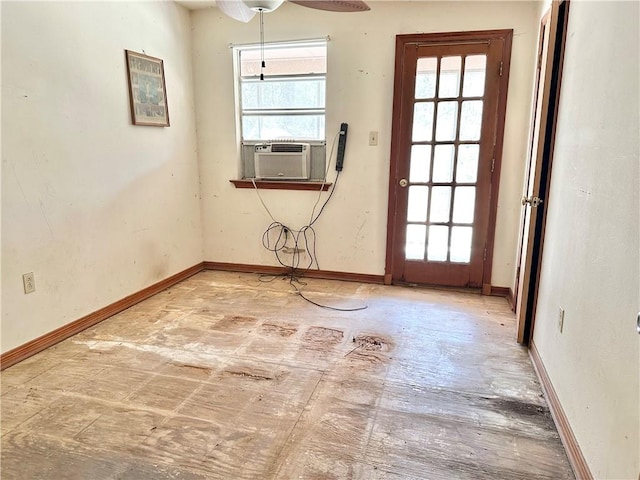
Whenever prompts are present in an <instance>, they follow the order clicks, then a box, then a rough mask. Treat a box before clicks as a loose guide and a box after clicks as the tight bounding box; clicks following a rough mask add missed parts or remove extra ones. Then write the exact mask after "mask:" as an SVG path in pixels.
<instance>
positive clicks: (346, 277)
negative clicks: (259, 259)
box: [204, 262, 384, 285]
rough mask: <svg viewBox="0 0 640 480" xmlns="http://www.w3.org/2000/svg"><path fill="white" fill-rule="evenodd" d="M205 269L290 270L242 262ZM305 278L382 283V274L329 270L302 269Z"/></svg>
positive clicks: (210, 264)
mask: <svg viewBox="0 0 640 480" xmlns="http://www.w3.org/2000/svg"><path fill="white" fill-rule="evenodd" d="M204 269H205V270H221V271H224V272H240V273H258V274H262V275H283V274H286V273H288V272H289V271H290V269H288V268H285V267H275V266H271V265H246V264H243V263H223V262H204ZM302 272H304V276H305V277H307V278H321V279H323V280H343V281H347V282H361V283H376V284H380V285H382V284H384V275H369V274H366V273H348V272H334V271H331V270H306V271H305V270H302Z"/></svg>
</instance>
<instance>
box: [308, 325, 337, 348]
mask: <svg viewBox="0 0 640 480" xmlns="http://www.w3.org/2000/svg"><path fill="white" fill-rule="evenodd" d="M343 338H344V333H343V332H342V330H334V329H333V328H324V327H310V328H309V329H308V330H307V331H306V332H305V334H304V337H303V338H302V340H303V341H304V342H305V343H307V346H308V347H309V348H312V349H314V350H331V349H332V348H333V347H335V346H336V345H338V344H339V343H340V342H342V339H343Z"/></svg>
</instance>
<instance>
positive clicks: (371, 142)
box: [369, 132, 378, 147]
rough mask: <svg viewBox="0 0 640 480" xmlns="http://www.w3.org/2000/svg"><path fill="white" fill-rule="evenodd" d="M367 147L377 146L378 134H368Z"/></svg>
mask: <svg viewBox="0 0 640 480" xmlns="http://www.w3.org/2000/svg"><path fill="white" fill-rule="evenodd" d="M369 145H370V146H371V147H375V146H376V145H378V132H369Z"/></svg>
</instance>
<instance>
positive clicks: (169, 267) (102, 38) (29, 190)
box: [1, 2, 203, 352]
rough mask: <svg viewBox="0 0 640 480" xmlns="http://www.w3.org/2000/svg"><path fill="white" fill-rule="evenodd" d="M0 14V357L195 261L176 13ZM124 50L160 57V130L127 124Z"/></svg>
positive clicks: (17, 7) (194, 174)
mask: <svg viewBox="0 0 640 480" xmlns="http://www.w3.org/2000/svg"><path fill="white" fill-rule="evenodd" d="M1 8H2V351H3V352H5V351H7V350H9V349H11V348H14V347H16V346H18V345H21V344H23V343H25V342H27V341H29V340H31V339H33V338H35V337H37V336H39V335H42V334H44V333H47V332H50V331H51V330H54V329H55V328H57V327H60V326H62V325H64V324H66V323H69V322H71V321H73V320H76V319H78V318H80V317H82V316H84V315H86V314H88V313H91V312H92V311H95V310H97V309H99V308H101V307H104V306H106V305H108V304H110V303H112V302H114V301H116V300H119V299H121V298H123V297H125V296H127V295H129V294H132V293H134V292H136V291H139V290H141V289H142V288H144V287H147V286H149V285H150V284H153V283H155V282H157V281H159V280H161V279H164V278H166V277H168V276H170V275H172V274H174V273H176V272H178V271H181V270H183V269H185V268H187V267H190V266H192V265H194V264H196V263H198V262H201V261H202V258H203V253H202V230H201V216H200V209H199V185H198V167H197V150H196V139H195V115H194V100H193V87H192V85H193V78H192V65H191V40H190V19H189V13H188V12H187V11H186V10H185V9H184V8H183V7H179V6H177V5H175V4H173V3H171V2H127V3H121V2H110V3H105V2H2V7H1ZM125 49H131V50H135V51H142V50H144V51H145V52H146V53H147V54H149V55H153V56H157V57H160V58H162V59H163V60H164V61H165V75H166V83H167V91H168V105H169V112H170V118H171V127H169V128H158V127H141V126H133V125H131V120H130V115H129V104H128V102H129V98H128V95H129V94H128V91H127V83H126V64H125V57H124V50H125ZM25 272H34V273H35V281H36V287H37V290H36V292H34V293H31V294H29V295H25V294H24V293H23V289H22V274H23V273H25Z"/></svg>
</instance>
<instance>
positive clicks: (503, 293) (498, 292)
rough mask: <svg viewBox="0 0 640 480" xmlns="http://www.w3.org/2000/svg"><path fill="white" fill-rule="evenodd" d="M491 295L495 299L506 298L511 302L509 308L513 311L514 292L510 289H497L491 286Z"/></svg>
mask: <svg viewBox="0 0 640 480" xmlns="http://www.w3.org/2000/svg"><path fill="white" fill-rule="evenodd" d="M489 295H492V296H494V297H504V298H506V299H507V302H509V306H510V307H511V309H512V310H513V291H512V290H511V288H509V287H495V286H493V285H491V290H490V293H489Z"/></svg>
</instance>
